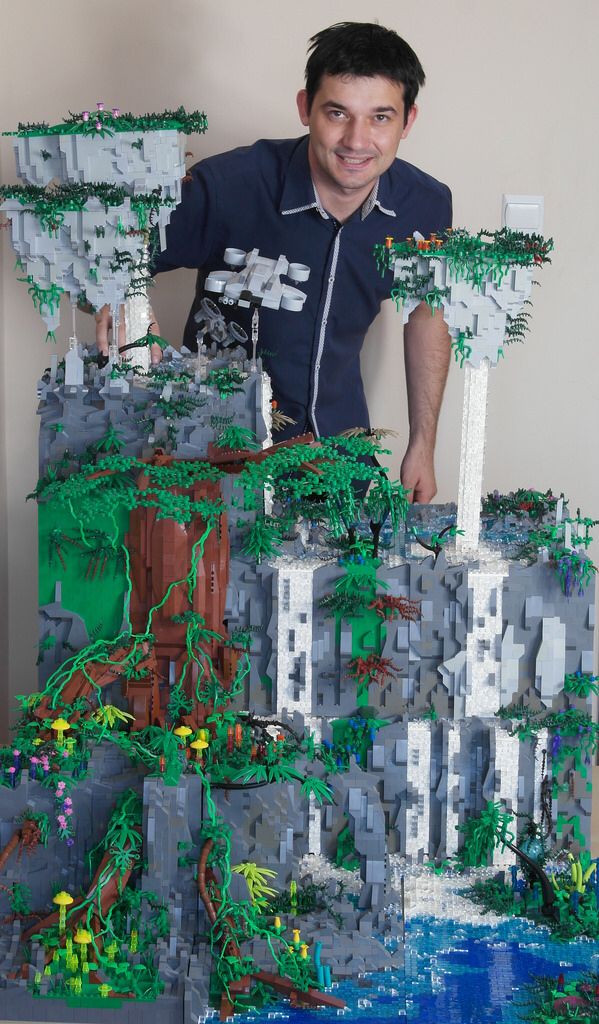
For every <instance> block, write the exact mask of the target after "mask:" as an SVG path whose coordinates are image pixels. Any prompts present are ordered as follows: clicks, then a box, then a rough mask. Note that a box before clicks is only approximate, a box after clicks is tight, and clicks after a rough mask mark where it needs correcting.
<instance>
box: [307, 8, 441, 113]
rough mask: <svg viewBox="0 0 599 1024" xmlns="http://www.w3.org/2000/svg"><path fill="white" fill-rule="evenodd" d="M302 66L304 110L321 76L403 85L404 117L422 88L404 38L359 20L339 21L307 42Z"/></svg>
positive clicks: (417, 65) (419, 66)
mask: <svg viewBox="0 0 599 1024" xmlns="http://www.w3.org/2000/svg"><path fill="white" fill-rule="evenodd" d="M309 43H310V45H309V47H308V53H309V57H308V63H307V64H306V92H307V94H308V110H310V108H311V106H312V101H313V100H314V97H315V95H316V93H317V91H318V87H319V85H320V82H321V80H322V77H323V75H356V76H359V77H363V78H373V77H374V76H375V75H381V76H382V77H383V78H388V79H390V80H391V81H392V82H397V83H399V84H400V85H403V98H404V108H405V116H406V118H407V116H408V113H409V111H410V108H411V107H412V106H413V105H414V102H415V100H416V97H417V95H418V89H419V88H420V86H421V85H424V81H425V79H424V70H423V68H422V64H421V63H420V61H419V60H418V57H417V56H416V54H415V53H414V51H413V49H412V47H411V46H409V45H408V43H406V41H405V39H402V38H401V36H398V35H397V32H393V31H392V30H391V29H389V28H384V27H383V26H382V25H374V24H371V23H370V22H366V21H364V22H362V21H340V22H338V23H337V24H336V25H330V26H329V28H324V29H323V30H322V31H321V32H317V33H316V35H314V36H312V38H311V39H310V40H309Z"/></svg>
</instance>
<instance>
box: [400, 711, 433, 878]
mask: <svg viewBox="0 0 599 1024" xmlns="http://www.w3.org/2000/svg"><path fill="white" fill-rule="evenodd" d="M407 784H408V792H409V793H410V794H411V797H412V806H411V807H408V809H407V810H406V857H407V858H408V860H410V859H411V860H413V861H414V862H417V861H418V860H420V859H422V858H423V857H427V856H428V854H429V841H430V811H431V724H430V722H418V721H412V722H408V764H407ZM414 801H415V802H414ZM420 855H422V858H421V856H420Z"/></svg>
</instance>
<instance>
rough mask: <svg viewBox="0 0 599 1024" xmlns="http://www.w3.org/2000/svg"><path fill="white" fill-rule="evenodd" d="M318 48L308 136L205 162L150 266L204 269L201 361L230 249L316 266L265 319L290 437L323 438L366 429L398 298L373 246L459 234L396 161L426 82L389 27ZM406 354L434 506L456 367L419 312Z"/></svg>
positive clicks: (335, 33) (414, 477)
mask: <svg viewBox="0 0 599 1024" xmlns="http://www.w3.org/2000/svg"><path fill="white" fill-rule="evenodd" d="M310 44H311V45H310V56H309V59H308V63H307V66H306V85H305V88H304V89H302V90H301V91H300V92H299V93H298V96H297V105H298V110H299V115H300V120H301V122H302V124H303V125H304V126H305V127H307V128H308V129H309V134H308V135H305V136H303V137H302V138H300V139H291V140H278V141H273V140H264V139H262V140H260V141H259V142H256V143H255V144H254V145H253V146H249V147H244V148H241V149H236V150H233V151H232V152H230V153H224V154H221V155H219V156H215V157H209V158H208V159H206V160H203V161H201V162H200V163H199V164H196V166H195V167H194V168H192V170H191V172H190V180H189V181H188V182H187V184H185V185H184V187H183V201H182V203H181V205H180V206H179V207H178V208H177V210H175V212H174V214H173V217H172V220H171V223H170V225H169V228H168V229H167V248H166V250H165V251H164V252H163V253H161V254H160V255H159V256H158V258H157V261H156V267H155V269H156V272H158V271H162V270H170V269H173V268H175V267H182V266H183V267H194V268H198V270H199V271H200V273H199V275H198V288H197V292H196V301H195V303H194V306H193V308H192V311H191V313H190V317H189V319H188V322H187V326H186V330H185V339H184V340H185V343H186V344H187V346H188V347H189V348H192V349H194V348H195V347H196V346H195V324H194V321H193V314H194V313H195V311H196V310H197V308H198V306H199V303H200V301H201V299H202V297H203V291H202V289H203V281H204V280H205V277H206V275H207V274H209V273H210V272H211V271H213V270H218V269H222V268H223V266H224V264H223V254H224V251H225V249H226V248H227V247H229V246H230V247H233V248H237V249H243V250H245V251H248V250H250V249H253V248H259V249H260V252H261V253H262V255H264V256H269V257H274V258H276V257H277V256H278V255H279V254H280V253H283V254H284V255H285V256H287V258H288V259H289V260H290V261H293V262H296V263H304V264H307V265H308V266H309V267H310V268H311V273H310V278H309V280H308V281H307V282H306V283H305V284H302V290H304V291H306V293H307V300H306V303H305V305H304V308H303V310H302V312H301V313H292V312H287V311H285V310H277V311H274V310H270V309H262V310H261V315H260V341H261V346H262V350H263V352H262V354H263V362H264V365H265V368H266V369H267V370H268V373H269V374H270V377H271V380H272V385H273V393H274V397H275V398H276V400H277V403H278V407H279V409H280V410H281V412H283V413H285V414H286V415H287V416H289V417H291V418H292V420H293V421H294V422H293V425H292V426H290V427H289V428H288V429H286V430H285V431H284V432H281V433H280V434H279V435H278V438H280V439H281V440H283V439H284V438H285V437H289V436H293V435H294V434H301V433H303V432H304V431H305V430H312V431H314V433H315V434H317V435H329V434H336V433H340V432H341V431H343V430H346V429H348V428H352V427H368V425H369V421H368V409H367V406H366V399H365V396H364V388H363V384H362V378H361V374H360V351H361V349H362V345H363V342H364V337H365V335H366V332H367V330H368V328H369V327H370V325H371V324H372V322H373V320H374V319H375V317H376V315H377V313H378V312H379V309H380V306H381V303H382V302H383V300H384V299H386V298H388V296H389V290H390V272H388V273H387V274H386V276H385V277H384V278H382V277H381V275H380V274H379V272H378V270H377V267H376V264H375V261H374V258H373V255H372V252H373V247H374V245H375V243H376V242H381V241H383V240H384V238H385V237H386V236H387V235H393V236H394V237H396V238H404V237H406V236H408V235H412V234H413V232H414V231H420V232H421V233H422V234H423V235H425V236H428V235H429V234H430V232H432V231H442V230H443V229H445V228H447V227H449V226H450V224H451V194H450V192H449V189H448V188H447V186H446V185H443V184H441V183H440V182H438V181H436V180H435V179H434V178H431V177H430V176H429V175H427V174H425V173H423V172H422V171H420V170H418V169H417V168H416V167H413V166H412V165H411V164H408V163H405V162H404V161H402V160H398V159H396V153H397V149H398V146H399V144H400V142H401V141H402V140H403V139H405V138H406V136H407V135H408V133H409V132H410V129H411V128H412V125H413V124H414V121H415V119H416V115H417V107H416V104H415V100H416V96H417V94H418V89H419V87H420V86H421V85H423V83H424V71H423V70H422V66H421V64H420V61H419V60H418V57H417V56H416V54H415V53H414V51H413V50H412V49H411V47H410V46H408V44H407V43H406V42H405V41H404V40H403V39H401V38H400V37H399V36H398V35H397V34H396V33H395V32H393V31H391V30H389V29H386V28H383V27H382V26H380V25H373V24H367V23H357V22H342V23H340V24H337V25H332V26H331V27H329V28H327V29H324V30H323V31H322V32H319V33H318V34H317V35H315V36H314V37H313V38H312V39H311V40H310ZM245 312H246V311H243V310H241V309H238V308H236V309H235V319H236V320H239V322H240V323H241V324H242V326H244V327H245V328H246V329H247V330H248V332H249V317H250V316H251V311H249V314H248V316H247V317H246V316H245ZM104 327H105V320H104ZM101 344H102V345H103V346H106V338H105V334H104V336H103V337H102V338H101ZM404 346H405V365H406V378H407V387H408V416H409V424H410V437H409V444H408V449H407V451H406V454H405V457H404V460H403V463H402V468H401V479H402V482H403V483H404V485H405V486H406V487H409V488H410V489H411V491H412V495H413V498H414V500H416V501H430V500H431V499H432V497H433V496H434V494H435V492H436V484H435V475H434V460H433V456H434V446H435V437H436V429H437V420H438V416H439V410H440V406H441V400H442V396H443V389H444V385H445V379H446V376H447V369H448V365H449V356H450V343H449V337H448V334H447V331H446V329H445V325H444V323H443V320H442V319H441V317H440V316H439V315H436V316H434V317H433V316H431V314H430V311H429V310H428V308H427V307H425V306H424V305H422V306H419V307H418V308H417V309H416V310H415V311H414V312H413V313H412V315H411V317H410V320H409V323H408V324H407V325H406V328H405V332H404ZM386 425H387V424H386ZM390 425H391V424H389V426H390Z"/></svg>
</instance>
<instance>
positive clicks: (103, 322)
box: [95, 305, 162, 365]
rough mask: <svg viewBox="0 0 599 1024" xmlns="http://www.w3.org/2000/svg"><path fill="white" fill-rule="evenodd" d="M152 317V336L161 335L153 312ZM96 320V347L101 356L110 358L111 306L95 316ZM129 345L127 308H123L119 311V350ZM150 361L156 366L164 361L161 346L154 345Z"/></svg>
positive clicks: (150, 313) (105, 307)
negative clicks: (126, 320)
mask: <svg viewBox="0 0 599 1024" xmlns="http://www.w3.org/2000/svg"><path fill="white" fill-rule="evenodd" d="M149 315H150V321H151V323H150V327H151V329H152V334H160V327H159V326H158V323H157V322H156V320H154V314H153V312H152V310H151V309H150V311H149ZM95 319H96V346H97V349H98V352H99V354H100V355H103V356H105V357H107V356H108V334H109V332H110V331H111V330H112V313H111V311H110V306H108V305H106V306H102V309H100V310H99V311H98V312H97V313H96V314H95ZM126 344H127V335H126V332H125V307H124V305H122V306H121V308H120V311H119V350H120V349H123V348H124V347H125V345H126ZM150 359H151V362H152V365H156V364H157V363H159V362H160V361H161V359H162V349H161V348H160V345H152V347H151V349H150Z"/></svg>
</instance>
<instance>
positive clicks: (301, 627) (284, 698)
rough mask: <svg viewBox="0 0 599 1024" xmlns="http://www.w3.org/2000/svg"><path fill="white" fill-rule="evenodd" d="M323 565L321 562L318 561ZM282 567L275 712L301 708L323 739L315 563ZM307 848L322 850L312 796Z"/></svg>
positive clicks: (281, 562) (279, 565) (317, 812)
mask: <svg viewBox="0 0 599 1024" xmlns="http://www.w3.org/2000/svg"><path fill="white" fill-rule="evenodd" d="M316 564H317V565H320V564H321V563H320V562H318V563H316ZM277 568H278V570H279V578H278V590H277V603H278V616H279V626H278V641H277V683H276V713H277V716H278V717H280V716H281V714H282V713H283V711H286V712H287V714H289V715H292V714H293V712H294V711H299V712H301V714H302V715H303V716H304V723H305V725H306V727H307V728H309V729H310V730H311V731H312V732H313V733H314V734H315V739H316V741H317V742H318V740H319V739H320V722H319V720H318V719H316V718H313V717H312V715H311V711H312V608H313V590H314V566H312V567H307V566H306V562H305V561H304V562H302V563H301V564H300V565H297V564H295V563H294V562H291V561H289V562H285V560H284V559H280V560H278V561H277ZM308 852H309V853H313V854H320V852H321V821H320V808H319V806H318V805H317V803H316V800H315V798H314V797H313V796H312V797H310V808H309V811H308Z"/></svg>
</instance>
